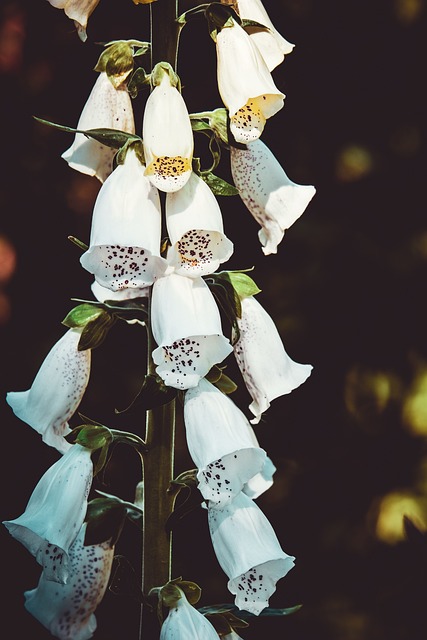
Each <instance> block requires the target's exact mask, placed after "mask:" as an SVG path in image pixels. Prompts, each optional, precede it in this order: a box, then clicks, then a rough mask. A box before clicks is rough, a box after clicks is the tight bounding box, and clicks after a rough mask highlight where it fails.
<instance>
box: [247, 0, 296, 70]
mask: <svg viewBox="0 0 427 640" xmlns="http://www.w3.org/2000/svg"><path fill="white" fill-rule="evenodd" d="M237 10H238V12H239V16H240V18H241V19H242V20H254V21H255V22H259V24H262V25H264V26H265V27H268V31H264V30H260V29H256V28H255V29H253V28H251V27H246V30H247V31H248V33H249V34H250V37H251V39H252V40H253V42H255V44H256V46H257V48H258V50H259V52H260V53H261V55H262V57H263V58H264V60H265V63H266V64H267V67H268V69H269V70H270V71H272V70H273V69H275V68H276V67H277V66H278V65H279V64H281V63H282V62H283V59H284V57H285V55H287V54H289V53H291V51H292V50H293V48H294V46H295V45H293V44H292V43H290V42H288V41H287V40H285V38H284V37H283V36H282V35H280V33H279V32H278V31H277V30H276V29H275V27H274V25H273V23H272V22H271V20H270V18H269V16H268V13H267V11H266V10H265V7H264V5H263V4H262V2H261V0H237Z"/></svg>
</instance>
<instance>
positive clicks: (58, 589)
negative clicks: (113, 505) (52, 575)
mask: <svg viewBox="0 0 427 640" xmlns="http://www.w3.org/2000/svg"><path fill="white" fill-rule="evenodd" d="M86 526H87V525H86V523H84V524H83V525H82V527H81V528H80V531H79V533H78V535H77V537H76V539H75V540H74V542H73V544H72V545H71V546H70V549H69V553H68V556H69V564H68V567H69V575H68V580H67V583H66V584H58V583H57V582H52V580H48V579H47V578H46V575H45V572H42V574H41V576H40V580H39V583H38V585H37V587H36V588H35V589H32V590H31V591H26V592H25V594H24V595H25V608H26V609H27V611H28V612H29V613H31V615H32V616H34V618H36V619H37V620H38V621H39V622H40V623H41V624H42V625H43V626H44V627H46V629H47V630H48V631H49V632H50V633H51V634H52V635H53V636H54V637H55V638H59V640H88V639H89V638H92V636H93V634H94V632H95V630H96V627H97V622H96V617H95V615H94V612H95V610H96V608H97V607H98V605H99V604H100V603H101V601H102V598H103V596H104V594H105V590H106V588H107V586H108V580H109V577H110V573H111V566H112V563H113V558H114V546H112V545H111V544H110V542H109V541H106V542H101V543H99V544H90V545H87V546H85V545H84V537H85V533H86Z"/></svg>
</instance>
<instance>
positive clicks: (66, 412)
mask: <svg viewBox="0 0 427 640" xmlns="http://www.w3.org/2000/svg"><path fill="white" fill-rule="evenodd" d="M81 332H82V330H81V329H68V331H66V332H65V333H64V335H63V336H62V337H61V338H60V339H59V340H58V342H56V344H54V346H53V347H52V349H51V350H50V351H49V353H48V354H47V356H46V358H45V359H44V361H43V363H42V365H41V367H40V369H39V371H38V373H37V374H36V377H35V378H34V381H33V383H32V385H31V387H30V389H28V390H27V391H9V393H7V394H6V401H7V403H8V404H9V405H10V406H11V408H12V409H13V412H14V413H15V415H16V416H17V417H18V418H19V419H20V420H22V421H23V422H26V423H27V424H28V425H30V427H33V429H35V430H36V431H37V432H38V433H40V434H41V436H42V440H43V442H46V444H48V445H50V446H51V447H55V448H56V449H57V450H58V451H60V452H61V453H64V452H65V451H67V450H68V449H69V447H70V444H69V443H68V442H67V441H66V440H65V439H64V436H66V435H67V434H68V433H70V431H71V429H70V427H69V425H68V420H69V419H70V418H71V417H72V416H73V415H74V413H75V411H76V410H77V407H78V406H79V404H80V402H81V400H82V397H83V395H84V392H85V390H86V387H87V384H88V382H89V375H90V366H91V350H90V349H86V350H84V351H78V348H77V347H78V343H79V340H80V336H81Z"/></svg>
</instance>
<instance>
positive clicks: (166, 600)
mask: <svg viewBox="0 0 427 640" xmlns="http://www.w3.org/2000/svg"><path fill="white" fill-rule="evenodd" d="M183 593H184V595H185V597H186V598H187V600H188V602H189V603H190V604H192V605H195V604H197V602H199V600H200V596H201V594H202V590H201V588H200V587H199V585H198V584H196V583H195V582H191V581H189V580H183V579H182V577H179V578H174V579H173V580H171V581H170V582H167V583H166V584H165V585H163V587H161V588H160V589H159V591H158V598H159V604H160V605H162V606H164V607H168V609H173V608H174V607H175V606H176V603H177V602H178V600H180V599H181V598H182V594H183Z"/></svg>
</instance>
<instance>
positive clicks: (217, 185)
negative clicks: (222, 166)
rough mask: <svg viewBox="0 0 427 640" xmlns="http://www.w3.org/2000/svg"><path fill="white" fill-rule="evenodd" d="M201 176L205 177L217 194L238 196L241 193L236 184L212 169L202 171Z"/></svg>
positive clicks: (213, 191)
mask: <svg viewBox="0 0 427 640" xmlns="http://www.w3.org/2000/svg"><path fill="white" fill-rule="evenodd" d="M200 177H201V178H203V180H204V181H205V182H206V184H207V185H208V186H209V187H210V188H211V190H212V193H213V194H214V195H216V196H236V195H238V193H239V191H238V189H236V187H235V186H234V185H232V184H230V183H229V182H227V181H226V180H223V178H219V177H218V176H216V175H214V174H213V173H212V172H211V171H202V172H201V173H200Z"/></svg>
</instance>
